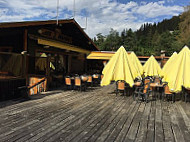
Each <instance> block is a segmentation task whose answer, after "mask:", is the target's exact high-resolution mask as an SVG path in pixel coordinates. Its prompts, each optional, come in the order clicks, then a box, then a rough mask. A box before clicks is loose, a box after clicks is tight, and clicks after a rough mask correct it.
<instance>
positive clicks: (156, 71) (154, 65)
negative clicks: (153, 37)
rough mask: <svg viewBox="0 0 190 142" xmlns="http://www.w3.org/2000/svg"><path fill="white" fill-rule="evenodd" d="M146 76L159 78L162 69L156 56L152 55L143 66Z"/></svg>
mask: <svg viewBox="0 0 190 142" xmlns="http://www.w3.org/2000/svg"><path fill="white" fill-rule="evenodd" d="M143 69H144V72H145V74H144V75H145V76H159V75H160V73H161V68H160V65H159V64H158V62H157V61H156V59H155V58H154V56H153V55H152V56H151V57H150V58H149V59H148V60H147V61H146V63H145V64H144V66H143Z"/></svg>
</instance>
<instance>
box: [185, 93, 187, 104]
mask: <svg viewBox="0 0 190 142" xmlns="http://www.w3.org/2000/svg"><path fill="white" fill-rule="evenodd" d="M185 102H186V103H187V93H186V92H185Z"/></svg>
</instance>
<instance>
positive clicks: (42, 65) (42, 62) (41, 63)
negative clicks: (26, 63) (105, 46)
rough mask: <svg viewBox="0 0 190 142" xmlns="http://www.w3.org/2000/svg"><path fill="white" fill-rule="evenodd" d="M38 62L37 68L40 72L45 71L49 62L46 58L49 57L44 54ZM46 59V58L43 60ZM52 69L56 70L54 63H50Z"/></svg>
mask: <svg viewBox="0 0 190 142" xmlns="http://www.w3.org/2000/svg"><path fill="white" fill-rule="evenodd" d="M40 57H42V58H39V59H38V60H37V61H36V67H38V68H39V69H40V70H42V71H43V70H45V69H46V66H47V62H46V60H45V57H47V55H46V54H45V53H43V54H42V55H41V56H40ZM43 57H44V58H43ZM50 68H52V69H53V70H55V66H54V65H53V63H52V62H50Z"/></svg>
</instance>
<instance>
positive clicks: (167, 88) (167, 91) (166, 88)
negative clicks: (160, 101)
mask: <svg viewBox="0 0 190 142" xmlns="http://www.w3.org/2000/svg"><path fill="white" fill-rule="evenodd" d="M164 93H165V94H172V92H170V89H169V87H168V85H165V87H164Z"/></svg>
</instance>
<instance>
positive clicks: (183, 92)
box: [182, 86, 190, 102]
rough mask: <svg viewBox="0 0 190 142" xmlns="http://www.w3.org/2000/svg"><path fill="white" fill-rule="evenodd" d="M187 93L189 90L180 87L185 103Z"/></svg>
mask: <svg viewBox="0 0 190 142" xmlns="http://www.w3.org/2000/svg"><path fill="white" fill-rule="evenodd" d="M189 93H190V89H186V88H185V87H184V86H182V95H183V98H184V101H185V102H187V97H188V96H189Z"/></svg>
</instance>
